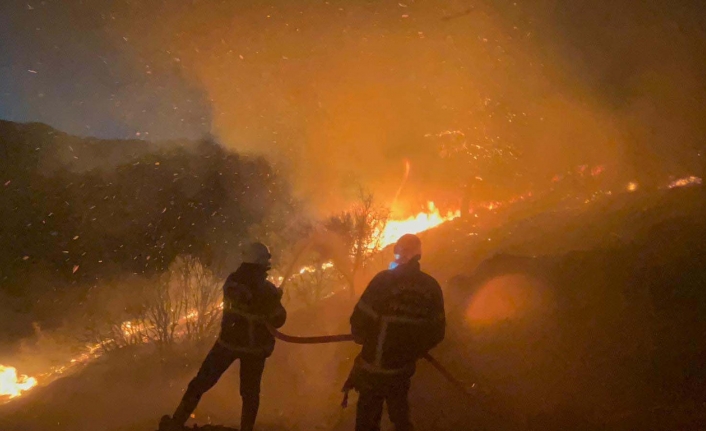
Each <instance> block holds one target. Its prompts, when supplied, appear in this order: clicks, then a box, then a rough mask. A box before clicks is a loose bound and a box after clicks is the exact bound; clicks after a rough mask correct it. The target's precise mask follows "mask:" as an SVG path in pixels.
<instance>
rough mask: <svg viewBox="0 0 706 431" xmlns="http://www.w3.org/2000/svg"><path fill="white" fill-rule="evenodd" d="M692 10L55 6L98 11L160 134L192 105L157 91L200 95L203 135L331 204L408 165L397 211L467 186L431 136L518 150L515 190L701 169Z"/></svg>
mask: <svg viewBox="0 0 706 431" xmlns="http://www.w3.org/2000/svg"><path fill="white" fill-rule="evenodd" d="M697 3H698V2H695V1H690V0H680V1H678V2H669V3H668V4H667V3H663V2H656V1H648V2H640V4H635V3H634V2H629V1H627V0H621V1H617V2H609V3H602V4H600V5H597V4H595V3H588V2H571V1H568V0H544V1H541V2H532V3H531V4H529V3H527V4H524V3H518V2H511V1H495V2H492V3H491V2H484V3H474V4H473V5H469V4H468V3H466V2H461V1H456V0H444V1H439V2H415V1H409V2H396V1H390V2H367V1H355V2H337V1H301V2H285V1H267V2H263V1H258V2H254V1H252V2H222V3H216V2H180V3H179V4H175V3H173V2H167V3H165V2H157V1H145V2H120V3H114V2H111V3H110V4H109V3H108V2H96V3H92V4H91V5H90V6H89V5H84V4H82V3H69V4H68V5H65V6H62V8H65V11H64V15H65V16H75V15H77V14H84V15H85V16H87V17H90V16H94V17H100V19H99V20H96V21H95V22H97V23H98V24H96V25H95V27H93V28H91V29H90V34H91V35H94V36H97V37H98V38H99V40H100V41H101V43H102V44H103V46H107V47H109V48H110V50H112V51H114V52H117V53H118V54H117V56H116V58H117V59H118V60H117V61H118V62H119V64H120V65H121V68H126V69H128V70H130V73H129V74H126V73H118V75H120V76H122V77H125V76H133V75H134V74H135V73H136V71H139V73H140V74H146V73H148V72H149V76H150V79H152V80H154V82H152V83H149V84H145V87H144V88H139V87H137V88H133V89H132V90H134V91H136V92H138V93H145V94H147V95H148V96H145V97H147V99H149V100H151V101H152V102H150V103H153V104H154V108H155V111H157V112H160V116H159V117H155V118H156V119H154V120H153V123H154V124H155V125H157V124H158V125H159V127H155V130H157V132H155V133H153V135H154V134H157V135H158V134H159V133H162V134H164V129H168V128H170V127H171V126H172V125H173V124H179V125H180V126H182V127H183V124H184V121H183V117H181V121H180V120H178V119H177V117H178V116H177V117H174V116H171V114H169V115H166V114H163V113H164V112H167V111H169V110H171V111H174V109H172V105H174V106H176V105H177V104H174V103H171V102H173V101H174V100H173V99H174V98H176V99H177V101H179V100H181V101H185V100H186V99H191V98H192V97H191V95H181V94H180V95H176V96H175V95H172V94H170V96H169V97H166V96H165V92H166V93H169V89H171V88H181V89H184V88H188V89H190V90H189V91H191V92H192V94H193V93H194V91H196V93H198V94H200V96H198V97H197V98H198V99H200V100H201V101H202V102H203V103H205V104H207V106H208V108H207V109H202V108H198V109H196V111H198V112H202V113H204V112H205V114H204V115H203V116H200V115H198V114H196V113H194V114H193V116H194V118H195V119H196V118H198V119H199V120H198V121H196V120H194V119H192V120H193V121H192V120H187V121H186V123H188V124H191V125H195V126H194V127H192V128H191V129H188V130H191V131H192V133H193V131H194V130H203V129H199V127H207V128H210V131H211V133H213V134H214V135H215V136H216V137H217V138H218V140H219V141H220V142H222V143H223V145H225V146H227V147H228V148H233V149H237V150H238V151H241V152H242V151H245V152H248V151H251V152H257V153H264V154H267V155H268V156H269V157H271V158H272V159H275V160H277V161H278V162H279V166H280V168H281V169H282V170H283V171H286V172H288V173H289V174H290V175H291V177H292V178H293V180H294V183H295V186H296V189H297V190H298V192H299V193H300V194H301V195H303V196H305V197H306V198H308V199H310V200H311V201H312V202H313V203H314V204H315V205H316V207H317V208H319V209H321V210H324V211H330V210H333V209H335V208H338V207H339V206H340V205H341V204H342V203H345V202H347V201H349V200H350V198H352V197H353V196H354V195H355V193H356V192H357V190H358V185H359V184H364V185H365V186H367V187H369V188H370V189H372V190H374V191H375V192H376V193H377V194H378V196H379V197H380V198H382V199H383V200H385V201H387V202H391V201H392V200H393V199H394V197H395V192H396V190H397V189H396V187H397V186H398V185H399V181H400V178H402V176H403V174H404V172H405V165H404V160H405V159H408V160H409V161H410V163H411V166H412V170H411V175H410V178H409V181H408V182H407V186H406V187H405V189H404V190H403V191H402V193H401V195H400V197H399V198H400V201H403V202H410V201H413V202H414V201H424V200H426V199H429V198H433V197H434V196H437V195H438V194H439V193H440V192H442V191H448V190H455V189H456V188H457V187H458V183H459V180H458V178H456V177H454V176H453V175H451V174H450V173H448V172H447V170H446V169H445V165H444V164H443V163H442V161H441V160H440V157H439V151H438V142H437V141H435V140H434V139H429V138H425V136H427V135H430V134H431V135H434V134H437V133H439V132H442V131H445V130H461V131H463V133H464V135H465V136H466V140H467V144H468V145H483V146H493V145H502V144H508V145H513V146H515V147H517V148H519V149H520V152H521V154H522V157H521V159H520V165H519V167H518V166H513V167H512V168H506V170H505V171H503V172H501V174H503V175H506V176H518V175H521V178H522V181H520V184H519V187H521V188H522V187H524V188H526V187H528V184H529V183H531V182H533V181H542V180H544V179H546V178H547V177H551V175H553V174H555V173H556V172H557V171H563V170H564V169H565V168H567V167H570V166H575V165H579V164H603V165H606V167H607V168H608V169H609V170H611V171H613V172H616V171H619V172H620V175H621V176H623V175H624V176H626V177H632V176H633V175H638V176H639V175H641V177H645V178H650V177H654V176H655V175H667V174H674V175H681V174H685V173H693V171H694V170H695V169H698V168H699V166H700V163H701V162H700V159H699V158H698V157H699V156H697V153H698V152H699V151H701V152H702V153H703V151H702V150H703V146H704V135H705V134H706V133H705V130H704V126H703V122H702V121H700V119H701V118H703V114H704V113H705V112H706V107H705V106H704V104H705V103H706V102H704V100H706V98H705V97H703V96H704V95H706V88H704V83H703V80H702V78H701V77H702V76H703V75H704V66H703V64H706V62H704V61H703V60H704V59H705V56H704V54H705V53H706V47H705V46H704V42H703V40H704V38H703V22H704V13H703V12H701V10H700V8H699V7H698V4H697ZM62 16H63V15H62ZM131 74H133V75H131ZM155 83H160V84H158V85H157V84H155ZM90 85H93V84H90ZM155 85H157V87H154V86H155ZM153 88H160V89H161V90H160V91H161V92H155V91H154V90H153ZM194 89H196V90H194ZM132 90H131V91H132ZM141 97H142V96H141ZM141 100H142V99H141ZM167 101H169V103H167ZM143 102H144V100H143ZM86 103H91V101H90V100H87V101H86ZM194 103H196V102H194ZM199 103H201V102H199ZM196 105H198V103H196ZM189 106H192V107H193V106H195V105H194V104H192V105H189ZM179 109H181V108H180V107H179ZM117 111H118V112H120V111H121V108H117ZM177 111H179V110H177ZM144 115H147V116H150V112H149V109H148V110H147V112H146V113H145V114H144ZM141 120H142V118H141V116H140V115H133V116H130V117H129V118H128V117H125V118H122V120H121V121H123V122H124V123H126V124H130V123H139V122H140V121H141ZM198 124H201V125H200V126H198V127H197V126H196V125H198ZM160 130H161V132H160ZM687 171H688V172H687ZM513 187H518V186H517V185H515V186H513Z"/></svg>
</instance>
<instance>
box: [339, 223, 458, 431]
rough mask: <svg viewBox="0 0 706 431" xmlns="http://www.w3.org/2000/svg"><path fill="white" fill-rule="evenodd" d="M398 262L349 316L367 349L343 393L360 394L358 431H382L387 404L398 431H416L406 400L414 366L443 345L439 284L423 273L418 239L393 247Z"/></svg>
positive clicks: (380, 276)
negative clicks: (430, 351) (384, 407)
mask: <svg viewBox="0 0 706 431" xmlns="http://www.w3.org/2000/svg"><path fill="white" fill-rule="evenodd" d="M394 252H395V261H394V262H393V263H392V264H391V265H390V269H388V270H386V271H382V272H380V273H378V274H377V275H376V276H375V277H374V278H373V280H372V281H371V282H370V284H369V285H368V287H367V288H366V290H365V292H364V293H363V295H362V296H361V298H360V301H359V302H358V304H357V305H356V307H355V310H354V311H353V315H352V316H351V331H352V333H353V336H354V338H355V341H356V343H358V344H361V345H362V346H363V348H362V350H361V353H360V355H358V357H357V358H356V359H355V364H354V366H353V370H352V371H351V375H350V377H349V380H348V382H346V386H345V387H344V391H347V390H349V389H356V390H357V391H358V392H359V395H360V396H359V398H358V407H357V412H356V426H355V429H356V431H379V430H380V421H381V419H382V409H383V403H384V402H386V403H387V409H388V413H389V415H390V420H391V421H392V423H393V424H394V425H395V430H396V431H411V430H412V429H413V426H412V422H411V419H410V413H409V404H408V399H407V394H408V392H409V386H410V379H411V377H412V375H413V374H414V371H415V364H416V361H417V360H418V359H420V358H421V357H423V356H424V355H425V354H426V353H427V352H428V351H429V350H430V349H431V348H433V347H434V346H436V345H437V344H439V343H440V342H441V340H443V338H444V331H445V328H446V320H445V316H444V299H443V296H442V293H441V287H440V286H439V283H437V281H436V280H435V279H434V278H433V277H432V276H430V275H428V274H426V273H424V272H422V271H421V269H420V267H419V260H420V259H421V257H422V243H421V241H420V240H419V238H418V237H417V236H415V235H404V236H402V237H401V238H400V239H399V241H397V244H395V249H394Z"/></svg>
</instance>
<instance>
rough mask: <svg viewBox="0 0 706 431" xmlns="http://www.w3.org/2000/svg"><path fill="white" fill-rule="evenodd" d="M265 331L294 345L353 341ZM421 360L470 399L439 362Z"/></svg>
mask: <svg viewBox="0 0 706 431" xmlns="http://www.w3.org/2000/svg"><path fill="white" fill-rule="evenodd" d="M267 329H268V330H269V331H270V333H271V334H272V335H273V336H274V337H275V338H277V339H278V340H282V341H284V342H285V343H294V344H329V343H341V342H344V341H353V334H338V335H316V336H310V337H299V336H294V335H288V334H283V333H282V332H280V331H278V330H277V329H275V328H274V327H272V326H270V325H267ZM423 358H424V359H425V360H426V361H427V362H429V363H430V364H431V366H432V367H434V368H435V369H436V370H437V371H438V372H439V374H441V375H442V376H443V377H444V378H445V379H446V380H447V381H448V382H449V383H451V385H452V386H453V387H454V388H456V389H457V390H458V391H459V392H461V393H462V394H463V395H465V396H467V397H472V396H473V394H472V393H471V392H470V391H469V390H468V389H466V387H465V385H464V384H463V383H462V382H461V381H460V380H458V379H457V378H455V377H454V376H453V374H451V373H450V372H449V370H447V369H446V368H445V367H444V366H443V365H441V363H439V361H437V360H436V359H435V358H434V357H433V356H431V355H430V354H429V353H425V354H424V356H423ZM344 407H345V400H344Z"/></svg>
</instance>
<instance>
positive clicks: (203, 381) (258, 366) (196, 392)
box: [160, 243, 287, 431]
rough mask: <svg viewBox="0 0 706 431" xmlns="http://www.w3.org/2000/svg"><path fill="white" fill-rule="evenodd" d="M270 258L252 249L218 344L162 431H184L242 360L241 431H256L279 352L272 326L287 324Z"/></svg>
mask: <svg viewBox="0 0 706 431" xmlns="http://www.w3.org/2000/svg"><path fill="white" fill-rule="evenodd" d="M270 258H271V255H270V251H269V250H268V249H267V247H266V246H265V245H264V244H261V243H253V244H250V245H249V246H248V247H247V248H246V249H245V251H244V252H243V263H242V264H241V265H240V267H239V268H238V269H237V270H236V271H235V272H234V273H232V274H231V275H230V276H229V277H228V279H227V280H226V282H225V284H224V286H223V318H222V321H221V332H220V335H219V337H218V340H217V341H216V344H215V345H214V346H213V348H212V349H211V351H210V352H209V353H208V355H207V356H206V359H205V360H204V362H203V364H202V365H201V368H200V369H199V372H198V374H197V375H196V377H195V378H194V379H193V380H192V381H191V383H189V386H188V387H187V389H186V393H185V394H184V397H183V398H182V400H181V403H180V404H179V406H178V407H177V409H176V412H175V413H174V415H173V416H171V417H169V416H164V417H162V420H161V421H160V431H162V430H169V431H171V430H182V429H183V426H184V423H185V422H186V420H187V419H188V418H189V416H191V414H192V413H193V411H194V410H195V409H196V405H197V404H198V402H199V400H200V399H201V396H202V395H203V394H204V393H205V392H206V391H208V390H209V389H211V388H212V387H213V386H214V385H215V384H216V382H217V381H218V379H219V378H220V377H221V375H222V374H223V372H225V370H226V369H228V367H229V366H230V365H231V364H232V363H233V362H234V361H235V360H236V359H240V396H241V398H242V402H243V407H242V412H241V419H240V429H241V430H242V431H252V429H253V426H254V425H255V418H256V417H257V411H258V408H259V406H260V380H261V378H262V372H263V370H264V368H265V360H266V359H267V358H268V357H269V356H270V355H271V354H272V351H273V350H274V347H275V339H274V337H273V336H272V335H271V334H270V332H269V331H268V328H267V326H266V325H267V324H269V325H271V326H273V327H275V328H279V327H281V326H282V325H284V322H285V320H286V318H287V313H286V311H285V309H284V307H283V306H282V303H281V298H282V292H281V290H280V289H277V288H276V287H275V286H274V285H273V284H272V283H270V282H269V281H267V271H268V270H269V269H270Z"/></svg>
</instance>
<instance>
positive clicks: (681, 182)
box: [668, 175, 701, 189]
mask: <svg viewBox="0 0 706 431" xmlns="http://www.w3.org/2000/svg"><path fill="white" fill-rule="evenodd" d="M700 184H701V178H699V177H695V176H693V175H692V176H690V177H685V178H680V179H678V180H675V181H672V182H671V183H670V184H669V186H668V187H669V188H670V189H673V188H675V187H686V186H696V185H700Z"/></svg>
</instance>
